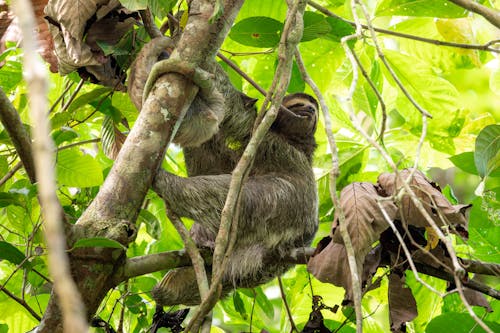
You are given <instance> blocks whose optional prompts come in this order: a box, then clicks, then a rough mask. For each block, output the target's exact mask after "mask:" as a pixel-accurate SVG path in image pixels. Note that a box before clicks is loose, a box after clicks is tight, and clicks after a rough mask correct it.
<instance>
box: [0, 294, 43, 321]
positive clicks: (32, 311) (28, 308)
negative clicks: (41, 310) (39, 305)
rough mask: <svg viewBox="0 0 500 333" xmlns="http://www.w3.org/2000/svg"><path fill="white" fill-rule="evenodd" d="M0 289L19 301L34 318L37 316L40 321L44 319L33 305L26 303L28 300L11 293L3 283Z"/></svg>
mask: <svg viewBox="0 0 500 333" xmlns="http://www.w3.org/2000/svg"><path fill="white" fill-rule="evenodd" d="M0 290H1V291H3V292H4V294H5V295H7V296H9V297H10V298H12V299H13V300H14V301H15V302H17V303H19V304H20V305H21V306H22V307H23V308H25V309H26V311H28V312H29V314H30V315H32V316H33V318H35V319H36V320H38V321H40V319H42V317H40V315H39V314H38V313H36V311H35V310H34V309H33V308H32V307H31V306H29V304H28V303H26V301H25V300H24V299H21V298H19V297H17V296H16V295H14V294H13V293H11V292H10V291H9V290H8V289H7V288H5V287H4V286H2V285H0Z"/></svg>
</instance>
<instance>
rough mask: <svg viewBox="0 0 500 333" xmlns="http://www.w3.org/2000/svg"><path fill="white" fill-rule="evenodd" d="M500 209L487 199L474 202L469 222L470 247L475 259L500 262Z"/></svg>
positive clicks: (479, 198)
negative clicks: (499, 217) (499, 215)
mask: <svg viewBox="0 0 500 333" xmlns="http://www.w3.org/2000/svg"><path fill="white" fill-rule="evenodd" d="M495 216H496V217H498V208H496V209H495V207H493V206H492V205H491V204H490V202H489V201H488V200H487V198H482V197H478V198H476V199H474V201H473V202H472V209H471V210H470V218H469V220H470V222H469V245H470V246H471V247H472V248H473V250H474V252H473V255H474V258H477V259H479V260H484V261H488V262H500V232H498V223H499V221H495V220H494V219H497V218H495Z"/></svg>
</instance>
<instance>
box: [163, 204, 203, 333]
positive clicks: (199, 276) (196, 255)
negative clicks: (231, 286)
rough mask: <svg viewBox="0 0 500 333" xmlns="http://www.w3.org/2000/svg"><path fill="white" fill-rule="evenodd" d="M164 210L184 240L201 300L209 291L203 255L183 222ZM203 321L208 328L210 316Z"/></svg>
mask: <svg viewBox="0 0 500 333" xmlns="http://www.w3.org/2000/svg"><path fill="white" fill-rule="evenodd" d="M165 204H166V203H165ZM166 211H167V216H168V218H169V220H170V222H172V224H173V225H174V227H175V229H176V230H177V232H178V233H179V235H180V236H181V238H182V241H183V242H184V247H185V249H186V252H187V253H188V254H189V257H190V258H191V263H192V265H193V269H194V272H195V276H196V282H197V284H198V290H199V292H200V298H201V301H202V302H203V301H204V300H205V299H206V298H207V295H208V291H209V286H208V278H207V271H206V270H205V261H204V260H203V257H202V256H201V254H200V251H199V250H198V247H197V246H196V243H195V242H194V241H193V239H192V238H191V236H190V235H189V231H188V230H187V228H186V226H185V225H184V223H182V221H181V219H180V218H179V217H178V216H177V215H176V214H175V213H174V212H172V210H171V209H170V208H168V207H167V210H166ZM205 323H206V325H208V328H210V326H211V323H212V317H211V316H205V318H204V324H203V325H205Z"/></svg>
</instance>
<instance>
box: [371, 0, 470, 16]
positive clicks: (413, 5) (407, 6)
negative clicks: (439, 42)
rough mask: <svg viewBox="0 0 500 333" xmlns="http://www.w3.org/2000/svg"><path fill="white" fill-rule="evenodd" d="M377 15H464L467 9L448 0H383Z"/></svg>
mask: <svg viewBox="0 0 500 333" xmlns="http://www.w3.org/2000/svg"><path fill="white" fill-rule="evenodd" d="M375 14H376V15H377V16H393V15H399V16H429V17H448V18H455V17H465V16H466V15H467V11H466V10H465V9H463V8H462V7H459V6H457V5H455V4H453V3H451V2H450V1H436V0H383V1H382V2H380V4H379V5H378V7H377V10H376V12H375Z"/></svg>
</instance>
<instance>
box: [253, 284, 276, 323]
mask: <svg viewBox="0 0 500 333" xmlns="http://www.w3.org/2000/svg"><path fill="white" fill-rule="evenodd" d="M254 290H255V292H256V294H257V297H256V298H255V301H256V302H257V305H258V306H259V307H260V308H261V309H262V310H263V311H264V313H265V314H266V316H267V317H268V318H269V319H273V318H274V306H273V303H271V301H270V300H269V298H267V296H266V294H264V291H262V287H257V288H254Z"/></svg>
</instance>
